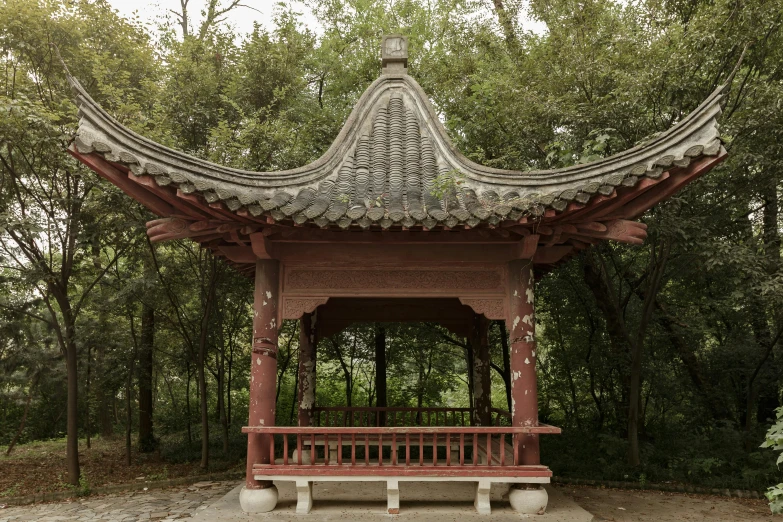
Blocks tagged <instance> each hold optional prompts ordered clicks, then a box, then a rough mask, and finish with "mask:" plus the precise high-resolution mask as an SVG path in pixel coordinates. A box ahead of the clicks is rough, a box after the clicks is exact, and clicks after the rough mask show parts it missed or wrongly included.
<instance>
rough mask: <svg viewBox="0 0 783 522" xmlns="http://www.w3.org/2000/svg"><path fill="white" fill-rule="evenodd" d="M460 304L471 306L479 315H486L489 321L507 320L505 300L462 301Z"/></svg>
mask: <svg viewBox="0 0 783 522" xmlns="http://www.w3.org/2000/svg"><path fill="white" fill-rule="evenodd" d="M459 302H460V303H462V304H464V305H466V306H469V307H471V308H472V309H473V311H474V312H476V313H477V314H484V317H486V318H487V319H496V320H504V319H505V318H506V301H505V299H462V298H460V300H459Z"/></svg>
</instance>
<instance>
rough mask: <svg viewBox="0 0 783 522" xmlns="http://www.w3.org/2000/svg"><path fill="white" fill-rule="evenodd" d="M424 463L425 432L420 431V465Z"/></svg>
mask: <svg viewBox="0 0 783 522" xmlns="http://www.w3.org/2000/svg"><path fill="white" fill-rule="evenodd" d="M423 465H424V433H419V466H423Z"/></svg>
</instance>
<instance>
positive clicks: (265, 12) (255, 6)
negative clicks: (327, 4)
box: [109, 0, 545, 34]
mask: <svg viewBox="0 0 783 522" xmlns="http://www.w3.org/2000/svg"><path fill="white" fill-rule="evenodd" d="M109 3H110V4H111V5H112V6H113V7H114V8H115V9H117V10H118V11H119V12H120V14H121V15H123V16H125V17H132V16H134V14H135V13H137V14H138V16H139V18H140V19H141V20H142V22H143V23H145V24H147V25H149V26H150V29H151V30H153V31H152V32H154V28H155V26H156V25H157V23H159V22H160V21H161V20H162V19H163V17H165V16H167V15H170V16H173V15H171V14H170V11H172V10H173V11H179V10H180V0H109ZM243 3H245V4H247V5H249V6H252V8H249V7H238V8H236V9H234V10H233V11H231V12H230V13H229V14H228V17H227V21H228V23H230V24H231V25H233V26H234V28H235V29H236V31H237V32H238V33H239V34H246V33H249V32H250V31H252V30H253V22H258V23H259V24H261V25H262V26H263V27H266V28H267V29H272V19H273V12H274V9H275V6H277V5H278V4H279V3H280V0H246V1H245V2H243ZM205 4H206V0H190V2H189V4H188V11H189V14H190V16H191V18H192V22H193V25H194V26H198V21H199V20H200V13H201V10H202V9H203V8H204V6H205ZM293 7H294V10H295V11H296V12H299V13H302V15H303V16H302V23H303V24H304V25H305V26H307V27H308V28H309V29H311V30H313V31H314V32H315V33H316V34H320V33H321V30H320V24H319V23H318V21H317V20H316V18H315V16H313V14H312V12H310V10H309V9H308V8H307V7H306V6H305V5H304V4H303V3H302V2H300V1H294V2H293ZM520 22H521V27H522V29H523V30H528V31H533V32H534V33H537V34H541V33H543V32H544V31H545V25H544V24H543V23H542V22H538V21H535V20H530V19H527V18H523V19H522V20H520Z"/></svg>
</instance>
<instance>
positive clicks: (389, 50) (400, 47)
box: [381, 34, 408, 74]
mask: <svg viewBox="0 0 783 522" xmlns="http://www.w3.org/2000/svg"><path fill="white" fill-rule="evenodd" d="M381 66H382V67H383V70H382V72H383V74H407V73H408V37H407V36H403V35H401V34H387V35H386V36H384V37H383V41H382V42H381Z"/></svg>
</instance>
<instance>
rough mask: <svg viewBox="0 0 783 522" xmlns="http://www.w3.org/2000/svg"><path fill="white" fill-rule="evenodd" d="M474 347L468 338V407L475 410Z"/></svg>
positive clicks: (466, 359)
mask: <svg viewBox="0 0 783 522" xmlns="http://www.w3.org/2000/svg"><path fill="white" fill-rule="evenodd" d="M473 360H474V356H473V345H472V344H471V339H470V338H468V340H467V343H466V344H465V364H466V365H467V367H468V407H469V408H470V409H471V411H472V410H473V406H474V400H473ZM470 420H471V423H472V422H473V416H472V415H471V419H470Z"/></svg>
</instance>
